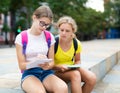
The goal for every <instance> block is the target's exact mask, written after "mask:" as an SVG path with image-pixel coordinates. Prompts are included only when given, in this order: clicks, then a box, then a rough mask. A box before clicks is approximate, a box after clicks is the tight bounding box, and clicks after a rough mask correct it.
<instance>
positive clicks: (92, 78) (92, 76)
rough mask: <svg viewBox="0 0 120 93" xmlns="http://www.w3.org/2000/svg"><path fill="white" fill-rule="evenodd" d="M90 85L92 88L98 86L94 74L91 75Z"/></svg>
mask: <svg viewBox="0 0 120 93" xmlns="http://www.w3.org/2000/svg"><path fill="white" fill-rule="evenodd" d="M89 81H90V82H89V84H90V85H91V86H93V85H95V84H96V81H97V78H96V75H95V74H94V73H91V75H90V78H89Z"/></svg>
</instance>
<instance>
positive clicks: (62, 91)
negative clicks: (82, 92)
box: [43, 75, 68, 93]
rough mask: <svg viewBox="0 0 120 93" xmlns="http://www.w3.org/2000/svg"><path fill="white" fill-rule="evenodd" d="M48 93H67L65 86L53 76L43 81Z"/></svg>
mask: <svg viewBox="0 0 120 93" xmlns="http://www.w3.org/2000/svg"><path fill="white" fill-rule="evenodd" d="M43 84H44V86H45V88H46V90H47V91H48V92H49V93H68V87H67V84H66V83H65V82H64V81H63V80H61V79H60V78H58V77H57V76H55V75H49V76H48V77H46V78H45V80H44V81H43Z"/></svg>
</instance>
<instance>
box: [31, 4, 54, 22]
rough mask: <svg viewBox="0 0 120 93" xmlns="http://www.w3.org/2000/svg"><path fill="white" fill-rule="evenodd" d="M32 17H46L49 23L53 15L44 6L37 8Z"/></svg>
mask: <svg viewBox="0 0 120 93" xmlns="http://www.w3.org/2000/svg"><path fill="white" fill-rule="evenodd" d="M33 15H35V16H36V17H37V18H41V17H48V18H49V19H50V20H51V21H52V19H53V13H52V11H51V9H50V8H49V7H48V6H45V5H44V6H40V7H38V8H37V9H36V10H35V11H34V13H33Z"/></svg>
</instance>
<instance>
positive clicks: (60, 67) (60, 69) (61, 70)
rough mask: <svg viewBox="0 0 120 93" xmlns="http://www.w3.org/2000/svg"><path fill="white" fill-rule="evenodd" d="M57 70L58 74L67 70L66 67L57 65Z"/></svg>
mask: <svg viewBox="0 0 120 93" xmlns="http://www.w3.org/2000/svg"><path fill="white" fill-rule="evenodd" d="M58 69H59V71H60V72H65V71H67V70H69V68H68V67H67V66H66V65H59V67H58Z"/></svg>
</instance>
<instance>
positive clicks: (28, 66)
mask: <svg viewBox="0 0 120 93" xmlns="http://www.w3.org/2000/svg"><path fill="white" fill-rule="evenodd" d="M34 60H35V61H33V62H30V63H29V64H28V65H27V67H26V68H27V69H30V68H34V67H39V64H43V63H45V62H51V61H52V59H47V58H46V59H39V58H36V59H34Z"/></svg>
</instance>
